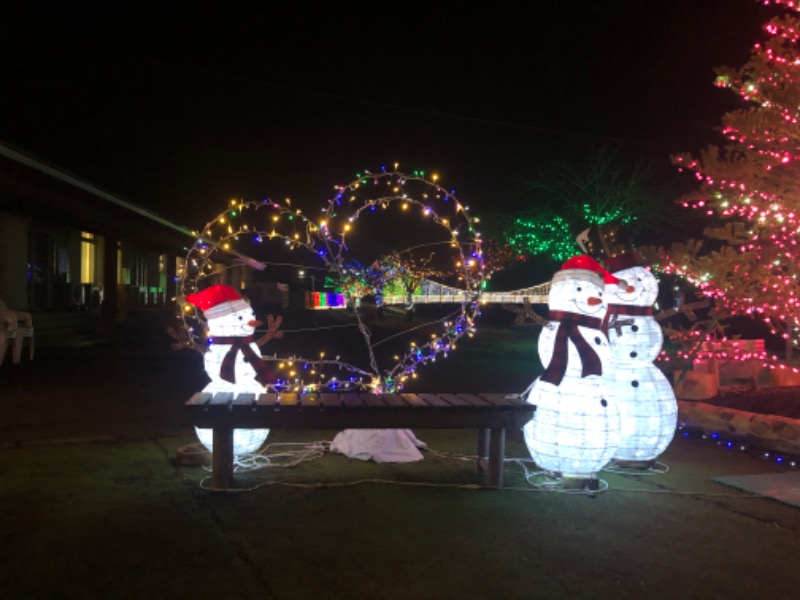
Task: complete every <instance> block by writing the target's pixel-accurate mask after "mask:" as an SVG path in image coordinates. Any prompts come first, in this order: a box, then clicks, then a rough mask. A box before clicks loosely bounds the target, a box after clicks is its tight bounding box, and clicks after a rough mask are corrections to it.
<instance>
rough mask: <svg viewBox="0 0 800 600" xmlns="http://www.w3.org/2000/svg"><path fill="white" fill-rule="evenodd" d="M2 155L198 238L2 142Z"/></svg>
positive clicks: (190, 232)
mask: <svg viewBox="0 0 800 600" xmlns="http://www.w3.org/2000/svg"><path fill="white" fill-rule="evenodd" d="M0 155H2V156H5V157H7V158H10V159H11V160H14V161H16V162H18V163H21V164H23V165H26V166H28V167H31V168H32V169H36V170H37V171H40V172H42V173H45V174H46V175H49V176H50V177H54V178H56V179H59V180H60V181H63V182H64V183H68V184H69V185H71V186H74V187H76V188H79V189H81V190H83V191H85V192H88V193H90V194H93V195H95V196H97V197H99V198H102V199H103V200H106V201H108V202H111V203H112V204H116V205H117V206H121V207H122V208H124V209H125V210H129V211H131V212H135V213H137V214H139V215H141V216H143V217H146V218H148V219H150V220H151V221H155V222H156V223H159V224H161V225H164V226H165V227H169V228H170V229H174V230H175V231H178V232H179V233H182V234H184V235H187V236H189V237H191V238H194V237H196V234H195V233H194V232H192V231H191V230H189V229H186V228H185V227H182V226H181V225H178V224H176V223H173V222H172V221H169V220H167V219H165V218H163V217H161V216H159V215H157V214H155V213H153V212H150V211H149V210H147V209H145V208H142V207H141V206H136V205H135V204H131V203H130V202H126V201H125V200H121V199H119V198H117V197H116V196H112V195H111V194H109V193H107V192H104V191H103V190H100V189H98V188H96V187H94V186H93V185H91V184H89V183H87V182H85V181H81V180H80V179H77V178H76V177H72V176H71V175H67V174H66V173H64V172H62V171H59V170H58V169H55V168H53V167H50V166H47V165H45V164H44V163H41V162H39V161H38V160H36V159H34V158H31V157H30V156H27V155H25V154H23V153H22V152H19V151H18V150H14V149H12V148H9V147H8V146H7V145H5V144H3V143H2V142H0Z"/></svg>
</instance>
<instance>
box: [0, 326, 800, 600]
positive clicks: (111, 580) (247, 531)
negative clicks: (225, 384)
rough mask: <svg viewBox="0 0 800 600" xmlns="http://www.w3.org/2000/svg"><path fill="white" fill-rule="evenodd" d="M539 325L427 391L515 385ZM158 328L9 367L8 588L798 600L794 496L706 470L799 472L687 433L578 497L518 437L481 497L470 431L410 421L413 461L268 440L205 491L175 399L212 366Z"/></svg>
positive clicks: (430, 375)
mask: <svg viewBox="0 0 800 600" xmlns="http://www.w3.org/2000/svg"><path fill="white" fill-rule="evenodd" d="M535 337H536V334H535V332H534V331H531V330H530V329H525V328H521V329H520V328H517V329H514V330H513V331H506V330H505V329H503V328H499V329H498V331H496V332H489V331H488V330H487V331H483V332H479V334H478V336H476V338H474V345H472V344H473V342H470V343H469V344H464V345H463V347H462V348H459V351H458V352H459V354H455V353H454V354H453V355H452V356H451V357H449V358H448V359H446V360H445V361H444V362H442V363H441V364H440V363H439V362H437V363H436V364H435V365H431V366H430V367H429V368H428V369H429V371H428V372H426V373H425V375H426V376H425V378H424V379H420V383H421V382H423V381H424V382H425V386H426V387H427V389H428V390H429V391H433V392H436V391H440V390H441V389H443V388H444V386H448V389H450V386H457V385H464V386H468V385H478V384H480V388H479V389H478V390H475V389H472V388H471V389H470V390H467V391H479V390H480V389H484V391H521V389H524V387H525V386H527V385H528V383H529V382H530V379H532V376H533V374H532V373H531V370H530V369H529V366H530V360H531V355H532V354H533V351H534V349H535V345H534V343H535V342H534V340H535ZM139 341H140V342H141V341H142V340H139ZM168 341H169V340H165V339H162V337H159V336H155V337H154V338H153V339H152V340H150V342H148V343H147V344H132V343H129V344H127V345H125V346H123V347H117V346H113V347H106V348H95V349H91V350H86V351H81V352H55V351H49V352H48V351H47V350H45V349H43V350H42V352H41V353H40V354H39V355H37V358H36V359H35V360H34V361H33V362H27V361H24V362H23V363H22V364H20V365H8V366H9V368H8V369H6V366H7V365H5V364H4V365H3V370H2V374H1V375H2V377H1V378H0V402H2V406H3V419H2V420H0V439H2V440H3V442H4V443H3V445H2V446H0V531H2V536H0V565H2V566H1V567H0V573H1V574H2V587H1V588H0V589H2V593H0V596H2V597H4V598H10V599H14V600H17V599H28V598H31V599H33V598H35V599H37V600H38V599H49V598H53V599H59V600H60V599H101V598H102V599H107V598H120V599H128V598H131V599H140V598H164V599H172V598H199V599H204V598H209V599H210V598H226V599H227V598H231V599H233V598H236V599H250V598H253V599H256V598H257V599H268V600H304V599H312V598H326V599H332V600H362V599H363V600H375V599H376V598H380V599H387V600H394V599H398V600H406V599H409V598H417V599H425V600H439V599H441V600H445V599H447V600H449V599H459V600H462V599H469V600H472V599H475V600H484V599H486V600H490V599H492V600H493V599H495V598H507V599H511V600H515V599H520V600H523V599H524V600H527V599H530V598H559V599H560V598H578V599H584V598H585V599H590V598H591V599H597V598H620V599H637V600H638V599H640V598H660V599H661V598H663V599H673V598H675V599H678V598H681V599H683V598H701V597H702V598H725V599H751V598H753V599H755V598H771V599H787V600H788V599H793V598H795V597H796V596H797V590H798V589H800V572H798V570H797V568H796V565H797V563H798V561H800V544H798V543H797V542H798V535H800V512H799V511H798V509H797V508H796V507H794V506H792V505H788V504H784V503H780V502H777V501H775V500H772V499H769V498H764V497H760V496H754V495H752V494H748V493H745V492H740V491H738V490H735V489H732V488H728V487H725V486H722V485H720V484H718V483H715V482H714V481H713V479H712V478H713V477H715V476H720V475H735V474H753V473H787V472H790V471H789V470H788V469H787V468H786V467H785V466H780V465H776V464H775V463H773V462H769V461H765V460H762V459H759V458H758V457H757V456H755V455H751V454H748V453H743V452H738V451H735V450H730V449H725V448H723V447H720V446H719V445H716V444H714V443H710V442H709V441H707V440H702V439H699V438H696V437H692V436H689V437H684V436H683V435H680V434H679V435H676V438H675V439H674V440H673V442H672V443H671V444H670V447H669V448H668V449H667V451H666V452H665V453H664V455H663V456H662V457H660V460H661V461H662V462H663V464H664V465H665V467H666V468H665V469H664V472H663V473H660V474H652V475H651V474H634V475H630V474H627V475H626V474H619V473H614V472H608V473H606V472H603V473H601V474H600V476H601V478H602V480H603V481H604V482H605V484H606V486H604V489H603V491H601V492H598V493H595V494H591V495H586V494H566V493H555V492H549V491H543V490H541V489H537V488H534V487H533V486H531V485H530V484H529V483H528V481H527V479H526V476H525V468H530V464H529V463H526V462H525V459H526V458H527V450H526V448H525V445H524V443H523V441H522V439H521V435H520V432H511V433H510V434H509V439H508V442H507V447H506V456H507V457H508V459H509V460H508V461H507V463H506V469H505V487H504V489H502V490H488V489H485V488H483V487H482V485H481V478H480V477H479V476H477V475H476V474H475V470H474V464H473V460H474V457H473V456H472V453H473V452H474V448H475V436H474V434H473V433H472V432H468V431H467V432H465V431H439V430H427V431H419V432H417V434H418V436H419V437H420V438H421V439H422V440H423V441H424V442H426V443H427V444H428V446H429V448H430V450H429V451H428V452H427V453H426V455H425V458H424V459H423V460H422V461H419V462H415V463H408V464H376V463H374V462H371V461H370V462H362V461H357V460H350V459H347V458H345V457H343V456H341V455H335V454H330V453H326V452H324V451H322V452H320V451H319V449H320V448H323V449H324V442H325V441H330V440H331V439H332V437H333V436H334V435H335V434H336V432H335V431H308V432H281V431H272V432H270V436H269V438H268V444H269V446H268V448H267V457H266V458H267V459H268V461H269V462H267V463H266V464H268V465H270V466H265V467H264V468H262V469H260V470H253V471H249V472H240V473H238V474H237V476H236V477H237V482H238V484H239V486H238V487H237V491H235V492H234V491H231V492H225V491H223V492H211V491H209V490H208V489H206V487H205V484H204V482H205V481H206V479H207V477H208V476H209V473H208V471H207V470H206V469H205V468H204V467H202V466H188V465H185V464H182V463H181V461H179V460H178V457H179V450H180V449H182V448H185V447H186V446H187V445H191V444H193V443H195V441H196V438H195V437H194V435H193V432H192V431H191V428H190V427H187V425H186V419H185V418H184V414H183V410H182V407H183V403H184V401H185V400H186V399H187V398H188V397H189V395H190V394H191V392H192V391H193V390H194V389H195V388H196V387H197V386H198V384H201V381H202V374H203V372H202V365H201V364H200V363H199V362H198V361H197V356H195V355H194V354H193V353H191V352H190V351H180V352H171V351H169V350H165V347H164V343H165V342H166V343H167V344H168ZM129 342H131V340H129ZM529 344H530V346H529ZM167 347H168V346H167ZM462 351H463V353H462ZM451 365H452V367H451ZM442 368H447V369H451V370H450V371H449V373H448V374H447V377H445V373H444V371H443V370H441V369H442ZM490 374H491V375H490ZM494 374H498V375H494ZM440 377H441V379H440ZM468 381H469V382H471V383H468ZM476 382H477V383H476ZM303 457H305V459H306V460H301V458H303ZM291 463H295V464H293V465H292V466H287V465H288V464H291ZM239 488H240V489H239Z"/></svg>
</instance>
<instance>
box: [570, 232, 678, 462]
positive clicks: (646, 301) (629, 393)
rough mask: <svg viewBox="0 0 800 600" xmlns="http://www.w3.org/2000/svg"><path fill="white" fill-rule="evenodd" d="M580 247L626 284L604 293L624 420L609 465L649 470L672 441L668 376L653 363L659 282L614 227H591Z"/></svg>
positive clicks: (659, 339)
mask: <svg viewBox="0 0 800 600" xmlns="http://www.w3.org/2000/svg"><path fill="white" fill-rule="evenodd" d="M578 243H579V245H581V247H582V248H583V250H584V251H586V252H588V253H590V254H591V255H592V256H594V257H595V258H598V260H602V262H603V264H604V266H605V267H606V268H607V269H609V270H610V271H612V273H613V274H614V276H615V277H617V278H619V279H623V280H625V282H626V283H627V285H625V286H616V287H614V288H613V289H609V288H607V289H606V292H607V293H606V301H607V304H608V310H607V313H606V320H605V323H604V330H605V331H606V332H607V334H608V341H609V344H610V346H611V366H612V368H611V373H610V377H611V379H612V381H613V383H612V385H613V387H614V395H615V398H616V400H617V405H618V407H619V410H620V417H621V420H622V436H621V438H620V443H619V445H618V447H617V451H616V452H615V453H614V456H613V464H614V465H615V466H617V467H622V468H631V469H649V468H652V467H653V466H654V464H655V459H656V457H658V456H659V455H660V454H661V453H662V452H664V450H666V448H667V446H668V445H669V444H670V442H671V441H672V439H673V437H674V435H675V431H676V428H677V420H678V402H677V400H676V398H675V393H674V391H673V389H672V385H671V384H670V382H669V380H668V379H667V377H666V376H665V375H664V373H663V372H662V371H661V369H659V368H658V367H657V366H656V365H655V364H654V362H653V361H655V360H656V358H657V357H658V354H659V352H660V351H661V347H662V345H663V343H664V334H663V331H662V329H661V325H660V324H659V323H658V321H656V319H655V318H654V316H653V305H654V304H655V302H656V300H657V299H658V281H657V280H656V278H655V276H654V275H653V273H652V272H651V271H650V270H649V269H647V268H645V267H644V265H643V263H642V261H641V259H640V258H639V257H638V255H637V253H636V252H635V250H633V249H632V248H631V247H630V244H629V243H628V242H627V241H626V240H625V239H624V238H623V235H622V234H621V232H620V231H619V230H618V229H617V228H615V227H613V226H608V225H605V226H600V227H592V228H589V229H587V230H586V231H584V232H583V233H582V234H581V235H580V236H578Z"/></svg>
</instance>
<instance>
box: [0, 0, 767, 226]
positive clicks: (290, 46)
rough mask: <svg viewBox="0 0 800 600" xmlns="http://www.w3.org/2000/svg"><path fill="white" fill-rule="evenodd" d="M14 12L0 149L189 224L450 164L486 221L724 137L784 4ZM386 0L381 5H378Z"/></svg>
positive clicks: (1, 64) (1, 49)
mask: <svg viewBox="0 0 800 600" xmlns="http://www.w3.org/2000/svg"><path fill="white" fill-rule="evenodd" d="M261 4H262V5H264V6H261V7H260V8H258V9H254V8H253V7H254V6H259V5H258V4H256V3H237V2H220V3H215V2H210V1H206V2H201V1H196V2H189V1H183V2H171V1H168V0H163V1H161V2H145V1H139V2H119V1H115V2H103V3H87V2H80V1H75V2H61V3H55V2H22V1H20V0H12V1H6V2H4V3H2V6H0V81H1V82H2V93H0V140H1V141H3V142H5V143H7V144H10V145H12V146H14V147H16V148H18V149H21V150H23V151H25V152H27V153H29V154H31V155H33V156H35V157H37V158H39V159H41V160H43V161H44V162H47V163H50V164H53V165H56V166H59V167H62V168H63V169H65V170H66V171H68V172H71V173H73V174H76V175H79V176H80V177H82V178H84V179H86V180H88V181H90V182H93V183H95V184H97V185H98V186H99V187H101V188H103V189H105V190H107V191H109V192H111V193H114V194H116V195H117V196H119V197H121V198H123V199H125V200H129V201H132V202H136V203H138V204H141V205H143V206H146V207H148V208H151V209H153V210H154V211H156V212H158V213H159V214H161V215H163V216H165V217H168V218H170V219H173V220H175V221H176V222H178V223H180V224H182V225H185V226H187V227H190V228H197V227H200V226H202V225H203V224H204V223H205V222H206V221H208V220H209V219H211V218H213V217H214V216H215V215H216V214H218V213H219V212H220V211H221V210H222V208H224V206H225V204H226V202H227V201H228V199H230V198H233V197H236V198H243V199H245V200H259V199H261V198H265V197H266V198H271V199H275V200H280V199H282V198H284V197H287V196H289V197H291V198H292V199H293V202H294V203H295V204H296V205H299V206H302V207H304V208H305V209H306V210H307V211H308V212H310V211H316V210H317V208H318V207H322V206H323V205H325V204H326V203H327V200H328V199H329V198H330V197H332V196H333V195H334V194H333V186H334V185H335V184H346V183H349V182H350V181H352V180H353V179H354V178H355V176H356V173H358V172H360V171H362V170H364V169H368V170H373V171H376V170H379V169H380V168H381V167H382V166H384V165H387V166H391V165H392V164H393V163H395V162H398V163H399V164H400V170H401V171H405V172H410V171H415V170H424V171H426V172H428V173H431V172H436V173H438V174H439V175H440V177H441V179H440V181H441V183H442V184H443V185H444V186H445V187H447V188H448V189H453V190H455V192H456V195H457V196H458V198H459V199H460V200H462V202H464V203H465V204H466V205H468V206H469V207H470V208H471V211H472V213H473V214H475V215H480V214H482V213H483V212H485V211H492V210H499V209H503V208H505V209H508V210H511V209H519V208H531V207H532V206H534V205H535V198H531V197H530V195H528V194H525V192H524V191H523V187H522V182H524V181H525V179H526V178H529V177H530V176H531V175H532V174H533V173H535V171H536V168H537V165H540V164H541V163H542V162H549V161H553V160H562V161H567V160H571V161H575V160H581V159H582V158H584V157H585V156H587V155H588V154H590V153H591V152H593V151H595V149H597V148H600V147H606V148H611V149H613V150H614V151H617V152H619V153H621V154H623V155H624V156H627V157H632V158H647V159H650V160H652V161H653V162H654V163H655V164H657V165H658V166H659V167H660V168H663V170H664V172H668V173H669V177H673V176H674V177H676V178H685V177H686V176H680V175H678V174H677V173H675V172H674V169H673V168H672V167H671V166H670V164H669V155H670V153H672V152H677V151H696V150H698V149H700V148H703V147H705V146H706V145H708V144H709V143H718V142H719V141H720V140H719V137H718V134H717V133H716V131H715V128H716V127H717V126H718V125H719V123H720V118H721V117H722V115H723V114H724V113H725V112H727V111H729V110H731V109H732V108H734V107H735V106H737V104H736V103H737V102H738V100H737V99H736V97H735V96H734V95H733V94H732V93H731V92H729V91H725V90H719V89H717V88H715V87H714V86H713V79H714V68H715V67H718V66H721V65H723V64H729V65H731V66H737V67H738V66H741V65H742V64H743V63H744V62H745V61H746V60H747V58H748V56H749V54H750V49H751V47H752V45H753V43H754V42H756V41H759V40H761V39H763V36H762V34H761V31H760V30H761V28H762V26H763V24H764V23H766V21H767V20H768V19H769V17H770V16H771V15H772V14H774V12H775V11H774V9H768V8H764V7H762V6H760V5H759V3H758V2H757V1H756V0H606V1H604V0H576V1H573V2H567V1H562V0H553V1H550V2H544V1H541V2H540V1H528V2H483V3H464V2H461V3H451V2H436V3H430V2H405V3H400V2H392V3H387V2H380V3H376V2H371V3H367V2H348V3H343V2H340V3H325V4H324V6H323V7H322V8H319V7H316V6H314V5H312V4H304V3H297V2H295V3H285V4H291V7H288V6H282V7H277V8H276V7H275V6H273V4H277V3H272V2H264V3H261ZM376 7H379V8H376Z"/></svg>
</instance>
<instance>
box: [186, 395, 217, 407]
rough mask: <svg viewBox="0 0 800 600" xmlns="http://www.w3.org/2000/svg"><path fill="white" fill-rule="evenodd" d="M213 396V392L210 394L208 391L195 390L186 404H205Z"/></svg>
mask: <svg viewBox="0 0 800 600" xmlns="http://www.w3.org/2000/svg"><path fill="white" fill-rule="evenodd" d="M213 397H214V396H213V394H210V393H209V392H197V393H196V394H194V395H193V396H192V397H191V398H189V401H188V402H187V403H186V404H187V405H190V406H205V405H206V404H208V403H209V402H211V398H213Z"/></svg>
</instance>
